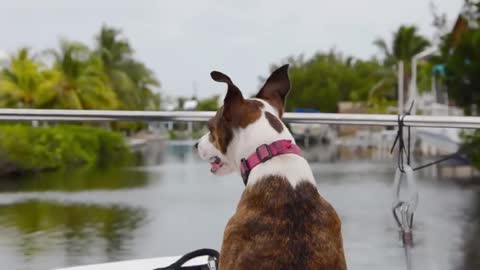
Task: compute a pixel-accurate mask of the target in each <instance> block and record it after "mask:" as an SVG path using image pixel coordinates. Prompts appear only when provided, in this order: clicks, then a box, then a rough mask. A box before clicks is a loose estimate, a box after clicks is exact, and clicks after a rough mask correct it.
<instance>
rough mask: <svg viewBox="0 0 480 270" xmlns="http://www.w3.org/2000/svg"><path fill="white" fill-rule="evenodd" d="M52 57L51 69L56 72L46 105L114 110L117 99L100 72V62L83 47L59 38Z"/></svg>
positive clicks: (101, 70)
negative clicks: (50, 94)
mask: <svg viewBox="0 0 480 270" xmlns="http://www.w3.org/2000/svg"><path fill="white" fill-rule="evenodd" d="M46 53H47V54H48V55H52V56H53V57H54V64H53V70H55V71H57V72H58V73H59V74H60V80H59V85H58V87H56V88H55V90H56V93H55V95H54V96H53V97H52V99H51V100H50V102H49V107H53V108H66V109H115V108H117V107H118V105H119V102H118V99H117V97H116V94H115V92H114V91H113V90H112V89H111V87H110V85H109V81H108V77H107V76H106V74H105V73H104V69H103V62H102V61H101V59H100V58H99V57H97V55H96V54H93V53H92V52H91V51H90V50H89V49H88V47H87V46H85V45H83V44H81V43H78V42H72V41H66V40H62V41H61V42H60V48H59V50H58V51H57V50H48V51H47V52H46Z"/></svg>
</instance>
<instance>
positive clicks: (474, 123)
mask: <svg viewBox="0 0 480 270" xmlns="http://www.w3.org/2000/svg"><path fill="white" fill-rule="evenodd" d="M214 114H215V112H194V111H108V110H50V109H48V110H46V109H45V110H44V109H0V121H32V120H39V121H151V122H156V121H158V122H169V121H184V122H193V121H200V122H202V121H207V120H208V119H210V118H211V117H212V116H213V115H214ZM283 120H284V121H285V122H290V123H305V124H334V125H370V126H396V125H397V124H398V116H397V115H393V114H341V113H285V114H284V116H283ZM404 125H405V126H411V127H435V128H471V129H476V128H480V117H472V116H425V115H407V116H405V118H404Z"/></svg>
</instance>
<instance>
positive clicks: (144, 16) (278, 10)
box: [0, 0, 463, 97]
mask: <svg viewBox="0 0 480 270" xmlns="http://www.w3.org/2000/svg"><path fill="white" fill-rule="evenodd" d="M434 2H435V3H436V5H437V6H438V9H439V10H440V11H442V12H445V13H447V15H448V18H449V20H450V21H454V20H455V18H456V17H457V15H458V13H459V11H460V9H461V6H462V2H463V0H435V1H434ZM429 3H430V0H402V1H398V0H343V1H340V0H311V1H310V0H296V1H280V0H237V1H226V0H189V1H186V0H171V1H165V0H81V1H80V0H78V1H73V0H43V1H41V0H0V51H2V50H3V51H6V52H14V51H15V50H17V49H18V48H19V47H21V46H28V47H31V48H33V49H35V50H40V49H44V48H47V47H55V46H57V44H58V40H59V38H60V37H64V38H67V39H74V40H78V41H82V42H85V43H88V44H92V43H93V36H94V35H95V34H96V33H97V32H98V31H99V29H100V27H101V25H102V24H104V23H105V24H108V25H110V26H114V27H118V28H121V29H122V30H123V31H124V33H125V35H126V37H128V39H129V40H130V42H131V44H132V45H133V47H134V49H135V50H136V55H137V57H138V58H139V59H141V60H142V61H144V62H145V63H146V64H147V65H148V66H149V67H150V68H151V69H153V70H154V72H155V74H156V75H157V76H158V78H159V79H160V80H161V82H162V89H161V91H162V92H163V93H164V94H167V95H187V96H191V95H192V94H193V88H194V84H195V85H196V88H197V89H198V96H200V97H205V96H208V95H212V94H216V93H218V94H223V92H224V91H225V87H224V86H222V85H218V83H215V82H213V81H212V80H211V79H210V76H209V73H210V71H211V70H212V69H216V70H220V71H223V72H225V73H226V74H228V75H230V77H231V78H232V79H233V80H234V82H236V84H237V85H238V86H239V87H240V89H242V90H243V91H244V92H246V93H254V92H255V91H256V90H257V88H258V84H259V81H258V77H259V76H265V75H266V74H267V73H268V68H269V66H270V64H272V63H278V62H280V61H281V60H282V59H284V58H286V57H287V56H289V55H298V54H301V53H304V54H305V55H307V56H309V55H312V54H313V53H314V52H316V51H322V50H323V51H326V50H328V49H330V48H332V47H335V48H336V49H338V50H339V51H341V52H344V53H346V54H348V55H353V56H356V57H360V58H369V57H371V56H373V55H374V54H376V53H378V51H377V50H376V48H375V47H374V46H373V45H372V41H373V40H374V39H375V38H377V37H387V38H390V37H391V33H392V32H393V31H394V30H395V29H397V28H398V26H399V25H400V24H416V25H418V26H419V28H420V30H421V32H422V33H423V34H425V35H427V36H432V34H433V28H432V26H431V22H432V16H431V14H430V9H429Z"/></svg>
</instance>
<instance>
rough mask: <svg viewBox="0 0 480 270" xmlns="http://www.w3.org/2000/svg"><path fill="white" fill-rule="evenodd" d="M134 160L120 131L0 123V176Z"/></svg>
mask: <svg viewBox="0 0 480 270" xmlns="http://www.w3.org/2000/svg"><path fill="white" fill-rule="evenodd" d="M133 160H134V158H133V154H132V151H131V149H130V147H129V146H128V145H127V144H126V142H125V139H124V137H123V135H122V134H121V133H119V132H115V131H110V130H106V129H103V128H97V127H90V126H80V125H56V126H48V127H32V126H29V125H25V124H15V125H2V126H0V175H6V174H13V175H15V174H25V173H34V172H43V171H51V170H58V169H73V168H79V167H101V168H107V167H112V166H125V165H128V164H131V163H132V162H133Z"/></svg>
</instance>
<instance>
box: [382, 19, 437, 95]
mask: <svg viewBox="0 0 480 270" xmlns="http://www.w3.org/2000/svg"><path fill="white" fill-rule="evenodd" d="M374 44H375V46H377V47H378V48H379V49H380V50H381V51H382V53H383V55H384V64H385V66H387V67H393V66H396V65H397V63H398V62H399V61H403V63H404V74H405V76H404V83H403V85H404V93H405V94H407V93H408V91H407V90H408V87H409V84H410V81H411V78H412V71H411V69H410V67H411V62H412V58H413V56H415V55H416V54H418V53H420V52H422V51H424V50H425V49H426V48H427V47H429V46H430V41H429V40H428V39H427V38H425V37H423V36H422V35H421V34H419V33H418V29H417V27H416V26H414V25H402V26H400V28H399V29H398V30H397V31H395V32H394V33H393V40H392V44H391V45H388V42H387V41H385V39H382V38H379V39H377V40H375V41H374ZM419 73H421V72H419ZM405 97H406V95H405ZM405 100H407V98H405Z"/></svg>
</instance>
